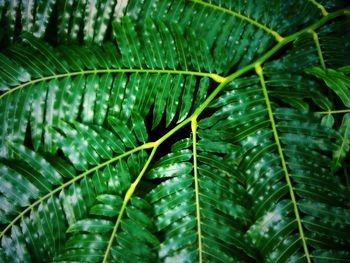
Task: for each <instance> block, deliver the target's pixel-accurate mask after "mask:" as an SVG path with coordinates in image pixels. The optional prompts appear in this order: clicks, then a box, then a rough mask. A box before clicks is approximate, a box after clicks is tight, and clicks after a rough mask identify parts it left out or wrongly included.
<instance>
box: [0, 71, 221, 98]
mask: <svg viewBox="0 0 350 263" xmlns="http://www.w3.org/2000/svg"><path fill="white" fill-rule="evenodd" d="M108 73H109V74H116V73H139V74H142V73H145V74H178V75H192V76H200V77H208V78H211V79H212V80H214V81H215V82H219V83H220V82H222V80H223V79H224V77H222V76H220V75H219V74H215V73H209V72H202V71H191V70H176V69H133V68H117V69H110V68H106V69H91V70H81V71H72V72H67V73H62V74H54V75H50V76H46V77H41V78H37V79H33V80H30V81H28V82H25V83H23V84H20V85H17V86H15V87H14V88H12V89H9V90H7V91H6V92H4V93H3V94H1V95H0V100H1V99H2V98H4V97H6V96H7V95H9V94H11V93H13V92H15V91H17V90H20V89H22V88H25V87H27V86H31V85H33V84H36V83H39V82H43V81H49V80H52V79H61V78H66V77H74V76H80V75H92V74H108Z"/></svg>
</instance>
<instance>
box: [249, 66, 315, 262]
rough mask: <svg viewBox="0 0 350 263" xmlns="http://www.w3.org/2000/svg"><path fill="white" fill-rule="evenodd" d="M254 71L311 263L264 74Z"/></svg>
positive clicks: (306, 252)
mask: <svg viewBox="0 0 350 263" xmlns="http://www.w3.org/2000/svg"><path fill="white" fill-rule="evenodd" d="M255 70H256V73H257V74H258V76H259V79H260V83H261V87H262V90H263V94H264V98H265V101H266V107H267V111H268V114H269V119H270V122H271V127H272V131H273V136H274V139H275V142H276V145H277V150H278V154H279V156H280V160H281V164H282V168H283V171H284V174H285V178H286V181H287V184H288V188H289V193H290V197H291V199H292V203H293V207H294V214H295V217H296V220H297V223H298V229H299V235H300V239H301V241H302V243H303V248H304V253H305V256H306V260H307V262H308V263H311V259H310V253H309V250H308V247H307V244H306V238H305V235H304V230H303V226H302V223H301V218H300V215H299V209H298V205H297V201H296V199H295V194H294V189H293V184H292V181H291V179H290V175H289V172H288V168H287V163H286V160H285V158H284V153H283V150H282V146H281V142H280V139H279V135H278V131H277V128H276V122H275V119H274V116H273V112H272V107H271V101H270V98H269V94H268V91H267V88H266V84H265V79H264V74H263V69H262V67H261V64H259V63H257V64H256V65H255Z"/></svg>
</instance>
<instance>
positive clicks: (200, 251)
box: [191, 118, 203, 263]
mask: <svg viewBox="0 0 350 263" xmlns="http://www.w3.org/2000/svg"><path fill="white" fill-rule="evenodd" d="M197 127H198V124H197V119H196V118H192V120H191V130H192V147H193V172H194V191H195V197H196V217H197V233H198V258H199V263H202V262H203V244H202V226H201V211H200V205H199V183H198V164H197Z"/></svg>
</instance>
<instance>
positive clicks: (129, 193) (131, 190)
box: [102, 146, 158, 263]
mask: <svg viewBox="0 0 350 263" xmlns="http://www.w3.org/2000/svg"><path fill="white" fill-rule="evenodd" d="M157 147H158V146H154V147H153V150H152V152H151V154H150V156H149V157H148V159H147V161H146V163H145V165H144V166H143V168H142V170H141V172H140V174H139V175H138V176H137V178H136V180H135V181H134V182H133V183H132V184H131V185H130V187H129V189H128V190H127V191H126V193H125V196H124V201H123V204H122V207H121V208H120V210H119V214H118V218H117V221H116V223H115V225H114V227H113V231H112V234H111V237H110V239H109V242H108V245H107V249H106V251H105V254H104V256H103V261H102V263H106V262H107V259H108V257H109V252H110V250H111V247H112V244H113V241H114V240H115V236H116V233H117V231H118V227H119V225H120V222H121V220H122V218H123V215H124V211H125V208H126V205H127V204H128V202H129V200H130V198H131V197H132V195H133V193H134V191H135V189H136V187H137V185H138V183H139V182H140V180H141V178H142V176H143V175H144V174H145V173H146V171H147V168H148V166H149V165H150V163H151V161H152V159H153V157H154V154H155V153H156V151H157Z"/></svg>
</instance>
